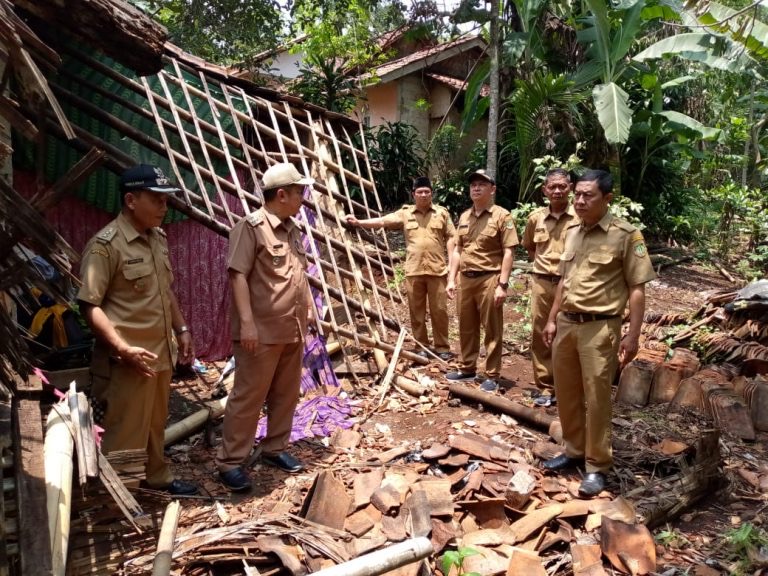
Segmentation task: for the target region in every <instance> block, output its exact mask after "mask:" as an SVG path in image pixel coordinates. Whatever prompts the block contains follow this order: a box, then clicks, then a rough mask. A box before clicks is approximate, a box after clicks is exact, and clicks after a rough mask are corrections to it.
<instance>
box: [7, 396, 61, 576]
mask: <svg viewBox="0 0 768 576" xmlns="http://www.w3.org/2000/svg"><path fill="white" fill-rule="evenodd" d="M17 406H18V408H17V410H16V413H15V416H16V423H15V425H14V445H15V446H16V447H17V449H16V450H15V457H16V462H15V464H16V501H17V503H18V516H19V557H20V558H21V570H22V573H23V574H50V573H51V572H52V570H53V561H52V558H51V537H50V534H49V532H48V512H47V502H46V489H45V466H44V458H43V455H44V448H43V423H42V418H41V415H40V402H39V400H38V399H37V398H34V399H27V398H20V399H19V400H18V404H17Z"/></svg>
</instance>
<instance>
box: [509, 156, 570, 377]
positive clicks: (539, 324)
mask: <svg viewBox="0 0 768 576" xmlns="http://www.w3.org/2000/svg"><path fill="white" fill-rule="evenodd" d="M541 189H542V192H543V193H544V196H546V197H547V199H548V200H549V206H544V207H542V208H538V209H537V210H534V211H533V212H531V215H530V216H529V217H528V223H527V224H526V226H525V232H523V242H522V243H523V247H524V248H525V249H526V250H527V251H528V258H529V259H530V260H531V261H532V262H533V272H532V273H531V324H532V325H533V330H532V334H531V361H532V364H533V379H534V381H535V383H536V386H537V387H538V388H540V389H544V388H552V386H553V383H554V377H553V374H552V351H551V349H550V348H549V346H547V345H545V344H544V338H543V337H542V335H543V333H544V328H545V327H546V325H547V319H548V318H549V311H550V310H551V308H552V302H553V300H554V299H555V290H556V289H557V283H558V282H559V281H560V276H559V274H558V268H559V266H560V254H562V252H563V246H564V245H565V231H566V228H567V226H568V224H570V222H571V221H573V220H574V219H575V218H576V214H575V212H574V211H573V208H572V207H571V206H570V204H569V202H568V195H569V194H570V192H571V190H572V185H571V177H570V175H569V174H568V172H566V171H565V170H563V169H562V168H555V169H554V170H550V171H549V172H547V175H546V177H545V179H544V184H543V185H542V187H541Z"/></svg>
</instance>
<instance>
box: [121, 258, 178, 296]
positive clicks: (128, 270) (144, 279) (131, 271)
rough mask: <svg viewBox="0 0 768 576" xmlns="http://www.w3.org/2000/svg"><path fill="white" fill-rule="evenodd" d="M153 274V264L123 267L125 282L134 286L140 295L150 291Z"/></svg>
mask: <svg viewBox="0 0 768 576" xmlns="http://www.w3.org/2000/svg"><path fill="white" fill-rule="evenodd" d="M169 265H170V264H169ZM152 272H153V268H152V265H151V264H136V265H131V266H125V267H123V277H124V278H125V281H126V282H127V283H128V284H129V285H130V286H132V288H133V290H134V291H135V292H140V293H144V292H146V291H147V290H149V289H150V287H151V285H152Z"/></svg>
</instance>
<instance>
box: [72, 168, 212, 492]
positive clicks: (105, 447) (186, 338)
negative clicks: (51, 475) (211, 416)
mask: <svg viewBox="0 0 768 576" xmlns="http://www.w3.org/2000/svg"><path fill="white" fill-rule="evenodd" d="M120 190H121V195H122V204H123V208H122V211H121V212H120V214H118V216H117V218H115V219H114V220H113V221H112V222H110V223H109V224H108V225H107V226H106V227H105V228H103V229H102V230H101V231H100V232H99V233H98V234H96V235H95V236H94V237H93V238H92V239H91V240H90V241H89V242H88V245H87V246H86V248H85V251H84V252H83V259H82V264H81V267H80V279H81V280H82V287H81V288H80V291H79V292H78V294H77V299H78V301H79V303H80V309H81V310H82V312H83V315H84V317H85V319H86V320H87V322H88V324H89V325H90V326H91V329H92V330H93V333H94V334H95V336H96V345H95V346H94V350H93V358H92V362H91V378H92V383H93V385H92V390H91V396H92V402H93V407H94V413H95V417H96V420H97V422H98V423H99V424H100V425H101V426H103V427H104V429H105V431H104V437H103V440H102V446H101V448H102V451H103V452H104V453H105V454H107V453H109V452H113V451H118V450H129V449H143V450H146V451H147V465H146V476H145V478H146V483H147V485H148V486H149V487H150V488H155V489H158V490H166V491H167V492H169V493H171V494H172V495H188V494H194V493H196V492H197V487H196V486H194V485H193V484H189V483H187V482H183V481H181V480H178V479H175V478H174V477H173V474H172V473H171V470H170V469H169V467H168V464H167V463H166V462H165V459H164V457H163V446H164V439H165V438H164V436H165V422H166V418H167V417H168V398H169V395H170V384H171V376H172V374H173V366H174V364H175V362H176V360H177V352H178V360H179V362H180V363H182V364H191V363H192V361H193V360H194V350H193V348H192V336H191V334H190V332H189V328H188V327H187V323H186V322H185V321H184V316H183V314H182V312H181V309H180V308H179V304H178V302H177V300H176V296H175V294H174V293H173V290H172V289H171V284H172V283H173V273H172V272H171V262H170V259H169V254H168V244H167V242H166V237H165V232H164V231H163V230H162V229H161V228H160V224H161V223H162V222H163V218H165V214H166V212H167V211H168V205H167V202H168V195H169V194H173V193H174V192H177V191H179V189H178V188H176V187H175V186H173V185H172V184H171V182H170V181H169V180H168V178H166V176H165V174H163V172H162V170H160V169H159V168H155V167H153V166H148V165H146V164H139V165H138V166H134V167H133V168H130V169H128V170H126V171H125V172H124V173H123V174H122V176H121V178H120Z"/></svg>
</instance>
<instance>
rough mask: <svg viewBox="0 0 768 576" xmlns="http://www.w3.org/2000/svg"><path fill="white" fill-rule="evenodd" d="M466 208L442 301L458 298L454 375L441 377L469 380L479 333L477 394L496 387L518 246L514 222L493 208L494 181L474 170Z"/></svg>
mask: <svg viewBox="0 0 768 576" xmlns="http://www.w3.org/2000/svg"><path fill="white" fill-rule="evenodd" d="M469 196H470V198H471V199H472V207H471V208H470V209H469V210H467V211H465V212H464V213H463V214H462V215H461V217H460V218H459V223H458V225H457V226H456V242H455V247H454V249H453V255H452V256H451V269H450V272H449V273H448V286H447V287H446V291H447V292H448V297H449V298H453V297H454V295H457V294H458V300H457V305H456V309H457V312H458V314H459V342H460V345H461V359H460V361H459V369H458V370H457V371H455V372H449V373H448V374H446V375H445V377H446V378H447V379H448V380H453V381H461V380H474V379H475V377H476V374H477V358H478V356H479V354H480V328H481V327H482V328H483V329H484V330H485V351H486V354H485V378H484V379H483V381H482V382H481V384H480V388H481V389H482V390H484V391H486V392H493V391H495V390H496V389H497V388H498V387H499V383H498V379H499V376H500V374H501V354H502V337H503V335H504V308H503V306H504V300H506V298H507V289H508V288H509V275H510V274H511V272H512V266H513V264H514V254H513V251H514V248H515V246H517V245H518V244H519V242H518V239H517V231H516V230H515V220H514V218H512V216H511V215H510V213H509V212H508V211H507V210H505V209H504V208H502V207H501V206H497V205H496V204H495V203H494V200H495V196H496V181H495V180H494V179H493V178H492V177H491V176H489V175H488V174H486V173H485V170H477V171H476V172H474V173H472V174H470V175H469Z"/></svg>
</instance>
